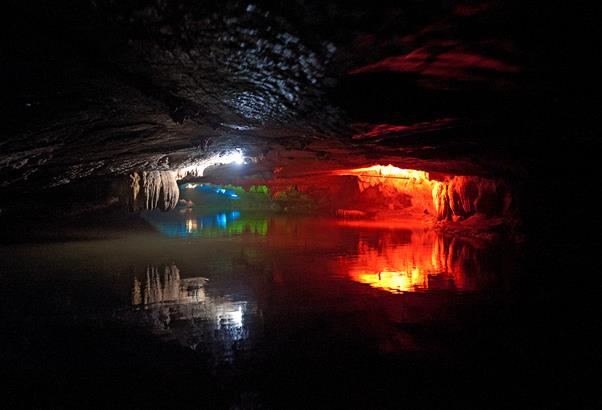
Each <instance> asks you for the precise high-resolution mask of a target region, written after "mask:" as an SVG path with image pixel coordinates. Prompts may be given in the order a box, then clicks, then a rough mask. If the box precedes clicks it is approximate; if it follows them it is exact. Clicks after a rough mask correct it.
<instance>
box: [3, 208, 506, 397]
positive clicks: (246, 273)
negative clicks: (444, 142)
mask: <svg viewBox="0 0 602 410" xmlns="http://www.w3.org/2000/svg"><path fill="white" fill-rule="evenodd" d="M145 219H146V220H147V221H148V223H149V224H150V226H151V227H152V228H153V229H152V230H138V229H131V230H128V231H126V232H125V233H123V232H121V233H119V234H113V235H108V237H104V236H103V235H100V236H101V237H100V238H99V237H98V235H97V236H96V237H95V239H82V240H76V241H66V242H50V243H41V244H40V243H39V244H23V245H13V246H4V247H2V248H0V256H1V257H2V260H3V261H4V267H3V273H2V275H1V276H0V283H1V284H2V289H3V291H2V292H3V296H2V308H3V309H2V320H3V322H4V323H5V324H6V325H7V328H8V329H9V331H8V332H7V333H6V334H5V336H4V337H3V340H2V341H3V344H4V349H3V350H4V353H3V356H4V357H3V359H4V361H5V363H6V366H8V367H9V368H10V369H12V370H11V371H14V372H15V373H16V374H18V375H19V377H23V378H24V379H25V380H27V381H28V383H32V385H34V386H38V387H36V389H38V391H44V390H43V389H42V390H39V389H40V386H42V387H43V388H48V389H49V390H51V391H52V393H49V394H50V395H59V396H60V394H59V393H57V392H61V391H66V392H67V391H70V389H71V387H72V386H73V385H74V383H75V385H76V386H78V388H80V387H81V388H83V389H84V390H85V386H88V387H90V388H92V389H96V388H99V386H100V385H102V386H105V385H108V386H109V387H107V389H108V390H107V391H108V392H110V391H112V389H113V388H114V387H115V385H118V386H119V388H123V386H124V384H123V383H125V384H127V383H131V384H132V385H134V386H136V389H138V390H137V393H136V394H133V395H132V396H131V397H132V400H135V401H138V400H140V398H137V399H134V397H137V395H138V394H140V395H142V396H143V399H150V398H152V397H153V395H154V394H159V393H157V391H156V389H154V388H151V385H152V384H153V383H159V385H160V384H161V382H159V381H160V380H166V383H167V380H168V381H169V382H168V383H171V384H172V388H167V387H165V385H163V386H162V387H161V388H160V389H159V390H158V391H159V392H161V394H159V395H160V397H161V398H162V399H165V397H166V396H167V397H171V395H172V394H173V396H174V400H184V399H185V400H186V401H190V400H191V398H190V397H191V396H189V395H188V394H191V392H193V391H201V392H203V394H204V397H205V399H204V400H208V402H205V405H206V406H209V407H213V406H215V407H232V406H242V407H262V406H267V407H271V406H275V407H279V406H280V405H282V404H283V403H288V404H290V405H291V406H293V407H296V406H298V405H299V403H296V405H293V404H294V403H292V402H291V401H290V400H291V396H290V395H291V394H297V393H299V392H301V393H299V394H303V395H306V396H307V397H309V398H313V399H315V400H317V401H319V402H320V403H325V402H324V401H323V400H324V397H329V398H330V400H332V399H333V398H336V400H335V401H338V400H343V401H346V400H352V401H354V402H355V400H356V399H358V400H359V401H358V402H356V404H358V405H360V404H361V405H362V406H364V405H365V406H367V407H371V406H372V405H375V404H379V405H385V404H386V403H389V400H390V399H391V396H390V395H389V392H388V389H398V391H399V392H405V393H404V394H407V395H410V396H411V397H413V398H414V400H417V397H416V395H417V394H422V393H417V392H421V391H423V390H425V391H429V390H430V388H431V387H426V386H430V385H431V384H432V383H439V382H441V380H443V379H447V378H448V377H453V376H451V373H450V372H452V373H453V371H452V369H454V366H466V365H467V363H471V365H470V366H469V368H470V377H469V379H470V378H478V375H479V374H480V373H479V372H480V371H481V370H479V369H481V366H480V364H479V363H480V362H479V361H480V360H483V359H484V358H487V359H486V360H489V361H492V360H493V361H494V362H495V361H497V360H498V359H499V358H501V357H504V356H505V355H506V354H507V350H503V349H502V350H499V349H501V346H504V345H505V344H507V343H508V340H509V338H512V337H513V336H512V331H509V330H508V329H507V328H508V323H507V321H508V320H509V319H507V317H508V311H511V310H512V305H511V303H510V300H511V297H510V295H511V294H512V288H513V286H515V285H514V284H513V281H512V280H511V279H510V278H512V277H513V275H512V272H514V271H515V269H516V267H515V265H514V262H513V257H512V255H511V254H510V253H509V252H508V251H505V250H502V249H501V248H499V247H498V248H496V247H491V246H485V245H483V244H477V243H469V242H467V241H461V240H459V239H452V238H449V237H444V236H442V235H440V234H437V233H436V232H434V231H432V230H428V229H425V228H424V227H421V226H416V225H414V226H411V225H409V224H404V223H401V222H397V223H391V222H387V221H369V222H359V221H342V220H335V219H325V218H312V217H299V216H297V217H295V216H281V215H274V214H248V213H245V212H239V211H224V212H216V213H212V214H197V213H196V212H194V211H190V210H189V211H187V212H183V213H178V212H174V213H165V214H149V215H147V216H145ZM510 320H511V319H510ZM515 348H516V346H514V347H510V349H515ZM505 349H508V347H507V346H506V347H505ZM500 352H504V353H502V355H501V356H499V354H500ZM497 356H499V357H497ZM466 357H471V359H470V361H468V362H467V361H466V360H465V359H466ZM473 360H474V363H473V362H472V361H473ZM500 360H501V359H500ZM475 363H476V364H475ZM5 371H6V370H5ZM437 373H438V374H437ZM47 377H50V378H51V379H53V378H55V377H56V380H50V381H48V380H46V378H47ZM147 378H148V380H147ZM42 379H43V380H44V381H41V380H42ZM76 380H77V382H76ZM98 380H101V381H104V382H102V383H101V382H98ZM435 381H436V382H435ZM105 382H106V383H108V384H106V383H105ZM456 382H457V381H453V380H448V383H452V384H453V385H455V383H456ZM81 383H83V387H82V386H80V384H81ZM87 383H89V384H87ZM113 383H114V384H115V385H113ZM149 383H151V385H149ZM338 384H340V385H341V386H343V387H341V390H337V389H338V388H335V387H334V386H335V385H338ZM70 386H71V387H70ZM110 386H113V387H110ZM191 386H195V387H194V388H193V387H191ZM199 386H200V387H199ZM364 388H365V389H367V390H366V391H364V392H362V389H364ZM441 388H442V389H448V388H449V385H448V386H447V387H446V386H445V385H442V386H441ZM145 389H148V390H149V392H148V394H147V393H144V394H143V393H142V392H144V391H145ZM190 389H192V390H190ZM358 389H359V390H358ZM421 389H422V390H421ZM101 390H102V389H101ZM107 391H105V393H103V394H105V395H106V394H108V396H103V397H105V398H107V397H110V394H109V393H107ZM294 392H296V393H294ZM335 392H337V393H335ZM331 393H332V394H331ZM341 394H343V396H341ZM356 395H359V398H358V397H356ZM41 397H42V398H40V400H41V401H40V402H41V403H43V402H44V401H43V400H44V397H46V396H45V395H44V394H42V396H41ZM431 398H432V397H431ZM362 400H365V401H364V402H363V401H362Z"/></svg>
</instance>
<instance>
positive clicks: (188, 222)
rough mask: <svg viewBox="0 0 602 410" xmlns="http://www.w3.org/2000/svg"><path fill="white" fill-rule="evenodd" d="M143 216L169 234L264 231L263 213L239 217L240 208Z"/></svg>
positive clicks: (206, 235)
mask: <svg viewBox="0 0 602 410" xmlns="http://www.w3.org/2000/svg"><path fill="white" fill-rule="evenodd" d="M145 219H146V220H147V221H148V222H149V223H150V224H151V225H152V226H153V227H155V228H156V229H157V230H158V231H160V232H161V233H163V234H164V235H166V236H168V237H171V238H195V237H215V236H232V235H241V234H243V233H250V234H254V235H255V234H257V235H265V234H266V233H267V219H266V218H265V217H244V218H241V214H240V212H239V211H220V212H215V213H213V214H202V215H197V214H196V213H195V212H194V211H192V210H191V209H187V210H184V212H179V213H169V214H159V213H149V214H147V215H145Z"/></svg>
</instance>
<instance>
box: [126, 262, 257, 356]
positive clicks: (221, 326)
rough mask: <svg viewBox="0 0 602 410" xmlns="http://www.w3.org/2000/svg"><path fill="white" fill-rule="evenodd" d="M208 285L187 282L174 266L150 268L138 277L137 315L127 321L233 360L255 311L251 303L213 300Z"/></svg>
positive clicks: (134, 294)
mask: <svg viewBox="0 0 602 410" xmlns="http://www.w3.org/2000/svg"><path fill="white" fill-rule="evenodd" d="M208 282H209V279H208V278H204V277H189V278H182V277H181V275H180V270H179V269H178V267H177V266H176V265H175V264H173V263H172V264H170V265H163V266H161V267H156V266H149V267H147V268H146V274H145V275H144V276H143V277H142V278H140V279H139V278H138V277H135V278H134V281H133V286H132V301H131V304H132V307H133V310H132V311H129V312H127V313H126V314H125V315H124V318H125V319H126V320H128V321H131V322H134V323H136V324H138V325H140V324H144V325H145V326H147V327H149V328H150V329H151V330H152V331H153V333H155V334H157V335H158V336H161V337H163V338H165V339H168V340H170V339H171V340H176V341H178V342H179V343H180V344H182V345H184V346H186V347H189V348H191V349H195V350H201V349H202V350H203V351H212V352H213V353H216V354H217V355H218V356H220V357H221V358H222V359H226V360H229V359H230V358H231V355H232V347H233V344H234V343H237V342H242V341H244V340H245V339H247V338H248V336H249V334H248V329H247V328H246V327H245V326H244V320H245V317H246V316H247V315H252V314H255V313H256V308H255V306H253V303H250V302H248V301H244V300H234V299H233V298H232V297H230V296H217V295H212V294H211V293H210V292H208V291H207V289H206V285H207V283H208Z"/></svg>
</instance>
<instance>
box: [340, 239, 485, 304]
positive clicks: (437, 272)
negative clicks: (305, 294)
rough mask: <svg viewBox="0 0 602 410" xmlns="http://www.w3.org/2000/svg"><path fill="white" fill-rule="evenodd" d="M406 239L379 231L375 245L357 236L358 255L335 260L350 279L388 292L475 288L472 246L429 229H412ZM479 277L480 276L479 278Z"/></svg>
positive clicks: (475, 260)
mask: <svg viewBox="0 0 602 410" xmlns="http://www.w3.org/2000/svg"><path fill="white" fill-rule="evenodd" d="M407 238H408V240H407V242H405V243H399V242H398V241H395V236H394V235H393V234H391V233H388V234H387V233H385V234H382V235H381V236H380V237H379V238H378V242H377V243H376V244H374V243H371V242H370V241H369V240H365V239H359V241H358V245H357V255H354V256H352V257H349V256H344V257H339V258H337V260H336V264H337V267H338V270H339V272H341V273H344V272H345V273H347V274H348V275H349V276H350V277H351V279H352V280H354V281H356V282H360V283H365V284H368V285H370V286H371V287H374V288H378V289H382V290H386V291H389V292H393V293H397V292H413V291H421V290H436V289H449V290H453V289H457V290H476V289H478V288H479V285H480V283H479V281H475V280H473V279H474V276H475V275H474V274H475V273H476V271H479V270H480V269H479V262H478V259H477V255H476V252H475V250H474V248H472V247H470V246H468V245H466V244H463V243H460V242H459V241H457V240H452V239H446V238H444V237H442V236H441V235H438V234H437V233H435V232H433V231H431V230H426V231H424V230H413V231H410V234H409V235H407ZM479 278H480V279H482V278H481V277H479Z"/></svg>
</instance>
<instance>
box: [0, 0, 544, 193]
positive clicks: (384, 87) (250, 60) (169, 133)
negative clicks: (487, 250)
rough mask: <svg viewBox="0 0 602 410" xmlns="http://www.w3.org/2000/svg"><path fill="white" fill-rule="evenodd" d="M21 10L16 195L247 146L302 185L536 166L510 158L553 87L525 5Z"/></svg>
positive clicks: (128, 4) (10, 144) (96, 5)
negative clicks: (395, 168) (397, 173)
mask: <svg viewBox="0 0 602 410" xmlns="http://www.w3.org/2000/svg"><path fill="white" fill-rule="evenodd" d="M11 4H12V3H11ZM6 11H7V13H5V15H7V16H10V19H9V20H10V21H9V22H8V23H7V24H6V25H5V30H8V37H6V38H10V39H12V40H13V41H10V42H9V44H7V45H6V47H5V50H4V52H3V54H4V56H5V62H6V64H4V67H3V71H4V75H3V77H4V79H5V80H7V81H8V83H9V84H8V87H7V88H6V89H7V90H8V92H6V93H5V95H3V99H4V100H5V103H4V107H5V113H6V115H5V119H4V121H3V122H2V124H3V131H2V133H3V134H4V137H3V138H2V140H1V142H0V186H1V187H0V188H1V189H5V190H11V189H24V188H23V187H25V186H26V187H29V188H38V187H52V186H60V185H64V184H67V183H70V182H73V181H78V180H85V179H86V178H89V177H97V176H111V175H120V174H125V173H128V172H131V171H132V170H166V169H174V168H178V167H182V166H186V165H190V164H193V163H195V161H200V160H203V159H204V158H207V157H208V156H211V155H215V154H216V153H220V152H226V151H228V150H231V149H235V148H240V149H242V150H243V151H244V152H245V155H247V156H249V157H252V158H254V159H255V160H257V161H256V165H255V166H256V167H260V168H261V167H264V168H265V169H267V170H273V169H274V168H278V167H280V168H282V167H285V168H287V167H288V168H287V170H289V172H290V173H291V174H294V171H290V170H291V169H293V170H294V169H295V166H297V167H298V169H299V170H301V169H304V170H307V169H308V167H310V168H311V167H314V168H316V169H318V168H319V169H327V168H337V167H341V166H361V165H367V164H370V163H378V162H381V163H384V162H387V163H394V164H398V165H405V166H406V167H407V168H417V169H427V170H432V171H448V172H454V173H459V174H482V173H490V172H504V170H508V169H512V170H516V169H517V167H516V166H515V164H514V163H513V161H517V160H519V159H518V157H519V156H518V155H516V156H515V157H514V158H511V157H509V156H508V155H505V152H507V151H508V150H511V149H513V147H514V146H515V145H516V144H520V141H521V138H522V136H523V134H521V132H522V128H521V127H523V128H524V125H525V123H527V122H528V120H527V117H528V115H530V114H525V109H524V108H525V107H528V106H529V105H530V104H531V102H530V101H531V100H530V99H531V97H532V96H533V95H535V94H536V91H537V87H539V82H538V81H540V82H541V81H543V80H542V79H541V77H540V76H537V74H536V69H537V68H538V67H537V65H536V64H535V63H534V58H533V53H532V51H533V48H534V47H533V44H534V41H535V40H533V36H534V34H533V32H532V31H529V30H525V24H524V21H523V20H525V19H528V18H532V17H533V16H532V14H533V12H532V11H529V10H527V11H525V10H523V9H522V8H521V7H520V3H517V2H499V3H498V2H454V1H447V2H425V1H410V2H404V3H403V4H401V5H395V6H393V5H389V3H386V2H382V3H381V2H375V3H371V4H370V5H369V7H368V5H367V4H366V3H362V2H344V1H339V2H322V1H309V0H308V1H302V0H297V1H291V2H275V1H265V2H263V1H261V2H241V1H222V2H198V1H165V0H156V1H142V2H133V1H104V0H95V1H89V2H60V3H59V4H52V5H51V4H42V3H37V2H18V3H17V2H15V3H14V4H13V5H12V6H8V9H7V10H6ZM517 102H520V104H518V105H517ZM262 164H263V165H262ZM295 164H297V165H295ZM500 170H501V171H500Z"/></svg>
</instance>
